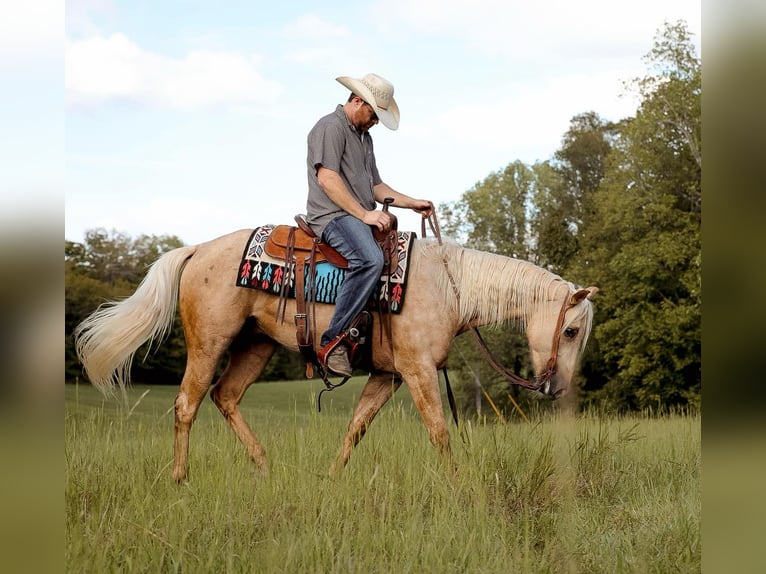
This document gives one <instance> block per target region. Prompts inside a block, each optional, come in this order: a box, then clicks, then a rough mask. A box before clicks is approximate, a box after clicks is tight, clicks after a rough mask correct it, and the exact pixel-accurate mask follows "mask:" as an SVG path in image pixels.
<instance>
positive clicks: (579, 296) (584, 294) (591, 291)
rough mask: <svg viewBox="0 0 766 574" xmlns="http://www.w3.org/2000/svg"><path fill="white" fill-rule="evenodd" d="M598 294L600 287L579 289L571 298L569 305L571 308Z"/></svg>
mask: <svg viewBox="0 0 766 574" xmlns="http://www.w3.org/2000/svg"><path fill="white" fill-rule="evenodd" d="M597 292H598V287H588V288H587V289H578V290H577V291H576V292H575V293H573V294H572V296H571V297H570V298H569V304H570V305H571V306H573V307H574V306H575V305H577V304H578V303H579V302H580V301H582V300H583V299H590V298H591V297H593V296H594V295H595V294H596V293H597Z"/></svg>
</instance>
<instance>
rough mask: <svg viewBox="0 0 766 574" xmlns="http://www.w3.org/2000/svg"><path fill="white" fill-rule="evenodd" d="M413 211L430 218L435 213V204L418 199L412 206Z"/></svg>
mask: <svg viewBox="0 0 766 574" xmlns="http://www.w3.org/2000/svg"><path fill="white" fill-rule="evenodd" d="M412 210H413V211H417V212H418V213H419V214H420V215H422V216H423V217H424V218H425V217H430V216H431V214H432V213H433V212H434V204H433V203H431V202H430V201H428V200H427V199H416V200H415V203H414V204H413V206H412Z"/></svg>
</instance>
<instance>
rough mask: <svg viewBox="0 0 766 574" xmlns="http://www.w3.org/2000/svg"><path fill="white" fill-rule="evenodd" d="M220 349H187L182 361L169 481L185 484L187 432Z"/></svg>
mask: <svg viewBox="0 0 766 574" xmlns="http://www.w3.org/2000/svg"><path fill="white" fill-rule="evenodd" d="M222 354H223V350H222V349H221V350H219V351H218V352H213V351H212V350H211V352H210V353H207V352H206V353H201V352H199V351H192V349H191V348H190V349H189V355H188V358H187V360H186V371H185V372H184V378H183V380H182V381H181V389H180V390H179V391H178V395H177V396H176V401H175V411H176V422H175V448H174V453H175V457H174V458H175V464H174V466H173V479H174V480H175V481H176V482H177V483H179V484H180V483H182V482H185V481H186V480H187V478H188V474H187V461H188V457H189V432H190V431H191V427H192V424H193V423H194V419H195V417H196V416H197V409H199V406H200V403H202V399H203V398H205V393H207V390H208V388H210V383H211V382H212V380H213V375H214V374H215V369H216V366H217V365H218V360H219V359H220V357H221V355H222Z"/></svg>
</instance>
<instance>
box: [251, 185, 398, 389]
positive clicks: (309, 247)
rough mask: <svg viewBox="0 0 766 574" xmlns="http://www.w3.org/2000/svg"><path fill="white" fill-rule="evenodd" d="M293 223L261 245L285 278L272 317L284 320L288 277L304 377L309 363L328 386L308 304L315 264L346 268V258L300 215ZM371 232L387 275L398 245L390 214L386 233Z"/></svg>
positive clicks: (310, 374) (311, 297) (310, 371)
mask: <svg viewBox="0 0 766 574" xmlns="http://www.w3.org/2000/svg"><path fill="white" fill-rule="evenodd" d="M392 201H393V200H391V199H389V198H386V202H385V205H384V207H383V210H384V211H388V204H389V203H391V202H392ZM392 217H393V215H392ZM295 222H296V223H297V224H298V227H293V226H291V225H278V226H276V227H275V228H274V230H273V231H272V232H271V233H270V234H269V237H268V239H267V240H266V244H265V245H264V251H266V253H267V254H268V255H269V256H270V257H272V258H274V259H278V260H280V261H284V262H285V269H286V270H287V272H286V276H285V279H284V281H283V283H282V292H281V293H280V296H279V304H278V305H277V317H276V318H277V320H278V321H279V320H281V321H284V315H285V309H286V303H287V301H286V300H287V291H288V288H289V284H290V278H291V276H292V278H293V280H294V281H295V299H296V313H295V327H296V338H297V340H298V350H299V351H300V353H301V355H303V357H304V359H305V360H306V376H307V377H308V378H311V377H313V365H314V364H316V365H319V366H320V373H321V374H322V378H323V380H324V381H325V385H328V388H330V387H331V386H332V385H330V384H329V383H328V380H327V374H326V372H325V370H324V368H323V367H322V362H323V361H321V360H320V359H319V357H318V356H317V350H316V349H315V348H314V341H315V338H316V337H315V333H314V325H313V321H312V320H311V315H312V314H313V313H312V310H311V306H312V303H314V302H315V299H314V273H315V270H316V265H317V264H318V263H322V262H325V261H327V262H329V263H331V264H333V265H335V266H336V267H340V268H343V269H346V268H348V261H347V260H346V258H345V257H343V256H342V255H341V254H340V253H338V252H337V251H336V250H335V249H333V248H332V247H330V246H329V245H327V244H326V243H324V242H323V241H322V240H321V238H319V237H317V236H316V234H314V232H313V230H312V229H311V227H309V225H308V223H307V222H306V219H305V217H304V216H303V215H296V216H295ZM373 235H374V236H375V240H376V241H377V242H378V245H380V248H381V249H382V250H383V272H384V273H385V274H386V275H390V274H391V273H393V272H394V271H395V270H396V266H397V265H398V260H397V257H396V250H397V247H398V232H397V221H396V218H395V217H394V221H393V226H392V228H391V230H390V231H388V232H387V233H379V232H378V230H377V229H373ZM306 267H308V276H306ZM306 282H308V285H306ZM368 315H369V314H368ZM389 320H390V318H389ZM347 331H348V330H347ZM389 331H390V325H389ZM340 337H341V338H345V337H348V333H346V332H344V333H343V334H341V336H340Z"/></svg>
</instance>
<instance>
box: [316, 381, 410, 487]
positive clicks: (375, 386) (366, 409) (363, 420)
mask: <svg viewBox="0 0 766 574" xmlns="http://www.w3.org/2000/svg"><path fill="white" fill-rule="evenodd" d="M401 384H402V381H401V379H399V378H398V377H397V378H393V377H392V375H391V373H373V374H371V375H370V378H369V379H368V380H367V384H366V385H365V386H364V389H362V394H361V396H360V397H359V401H358V402H357V403H356V407H355V408H354V415H353V416H352V417H351V422H350V423H349V425H348V432H347V433H346V436H345V438H344V439H343V444H342V445H341V447H340V450H339V451H338V456H337V457H336V458H335V462H333V464H332V466H331V467H330V475H331V476H337V475H338V474H340V473H341V472H342V471H343V469H344V468H345V466H346V463H348V459H349V457H350V456H351V451H352V450H353V448H354V447H355V446H356V445H357V444H359V441H360V440H362V437H363V436H364V433H365V432H367V427H368V426H369V424H370V423H371V422H372V419H374V418H375V415H377V414H378V412H379V411H380V409H381V408H382V407H383V405H385V404H386V402H388V399H390V398H391V397H392V396H393V394H394V393H395V392H396V389H398V388H399V386H400V385H401Z"/></svg>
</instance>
